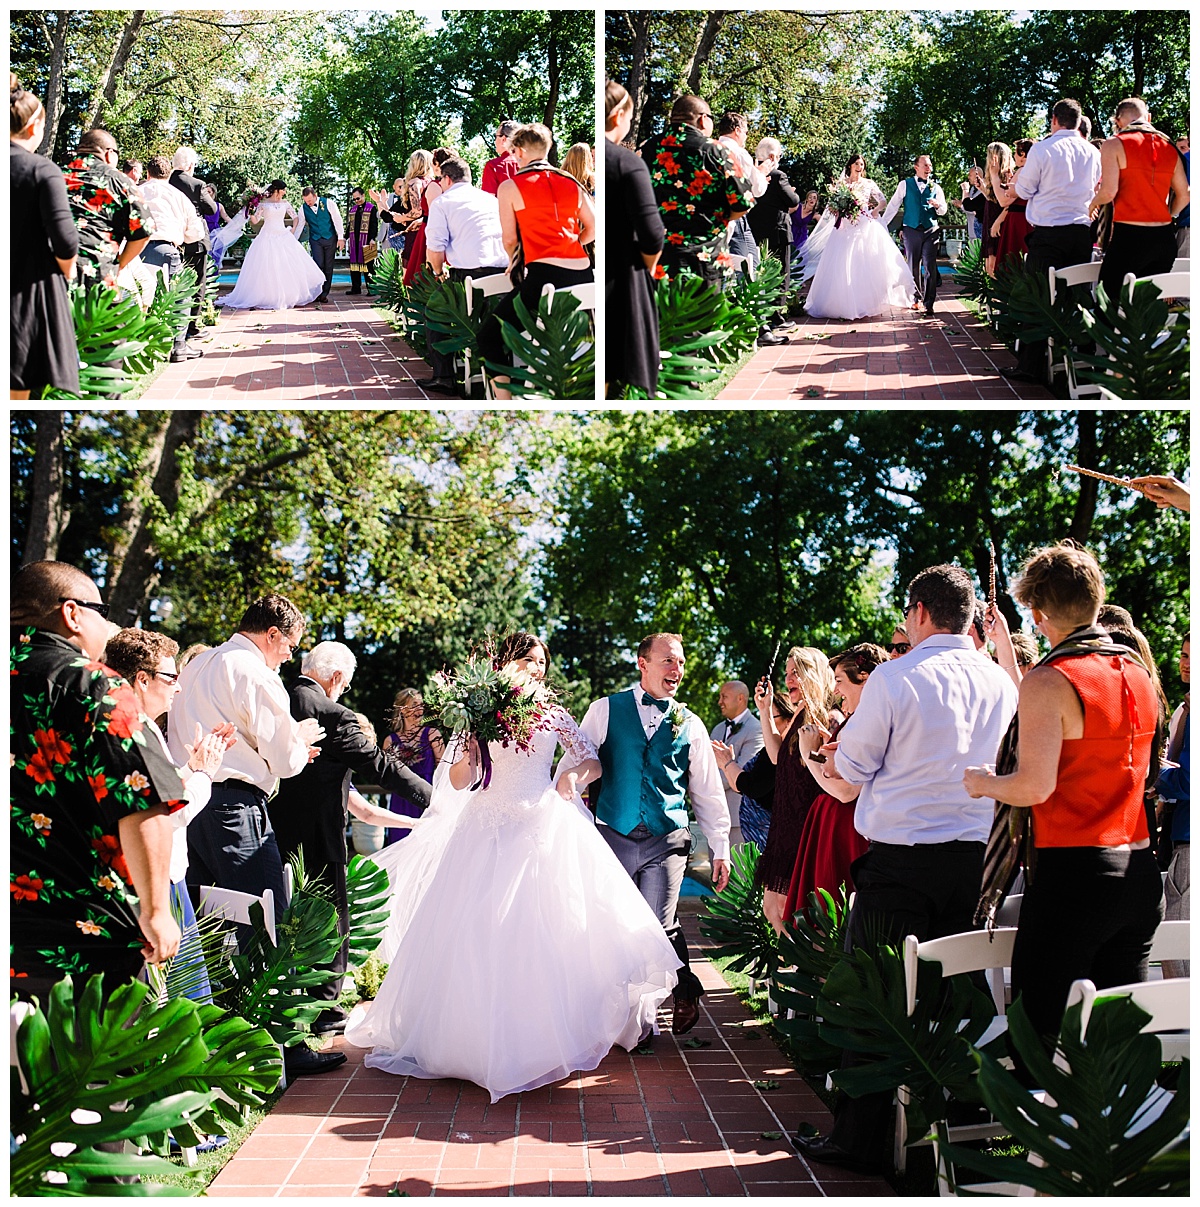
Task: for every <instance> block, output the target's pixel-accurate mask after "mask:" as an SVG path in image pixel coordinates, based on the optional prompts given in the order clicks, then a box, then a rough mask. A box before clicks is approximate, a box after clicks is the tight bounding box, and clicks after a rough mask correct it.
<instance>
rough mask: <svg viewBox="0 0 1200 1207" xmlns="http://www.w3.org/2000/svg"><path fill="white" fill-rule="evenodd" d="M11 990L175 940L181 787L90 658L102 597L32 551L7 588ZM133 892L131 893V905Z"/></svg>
mask: <svg viewBox="0 0 1200 1207" xmlns="http://www.w3.org/2000/svg"><path fill="white" fill-rule="evenodd" d="M11 600H12V602H11V609H10V622H11V625H12V641H11V650H12V654H11V667H10V669H11V675H10V690H11V693H12V694H11V704H10V708H11V725H12V729H11V733H12V738H11V742H12V745H11V750H10V759H11V764H10V772H9V790H10V794H11V812H10V822H9V837H10V843H11V846H10V855H9V862H10V885H9V887H10V890H11V909H12V914H11V921H12V928H11V943H12V951H11V968H12V982H11V986H10V988H11V992H12V993H13V994H15V995H17V996H19V997H22V998H30V997H34V996H36V997H37V998H38V999H39V1000H40V1001H41V1002H42V1003H43V1005H44V1004H45V1003H46V1002H47V1001H48V1000H49V997H48V995H49V991H50V987H51V986H52V985H53V984H54V983H55V982H57V981H59V980H61V979H62V978H63V977H64V976H65V975H67V974H68V973H69V974H71V976H72V977H73V978H74V985H75V989H76V991H77V992H78V991H79V990H81V989H82V988H83V986H84V984H85V982H86V981H87V979H88V977H90V976H91V975H92V974H93V973H104V974H106V975H105V980H104V991H105V992H106V993H111V992H112V991H113V989H114V988H116V987H117V986H118V985H121V984H123V983H124V982H126V981H128V980H129V979H130V978H132V977H135V976H137V974H138V973H139V972H140V971H141V968H142V964H143V962H149V963H151V964H160V963H162V962H163V961H164V960H167V959H170V958H171V957H172V956H173V955H174V954H175V952H176V951H177V950H178V947H179V927H178V925H177V924H176V922H175V920H174V918H173V917H172V915H171V907H170V887H171V878H170V859H171V835H172V831H173V828H174V827H173V826H172V824H171V820H170V818H169V816H168V815H169V814H170V813H172V812H174V811H175V810H177V809H179V808H182V806H183V804H184V789H183V784H182V783H180V780H179V776H178V775H177V774H176V772H175V768H174V767H173V766H171V764H170V762H169V761H168V760H167V757H166V755H165V754H164V753H163V751H162V749H161V747H160V746H159V745H158V743H157V742H153V741H150V742H144V741H142V740H141V732H142V729H143V722H142V720H141V715H140V711H139V709H138V704H137V700H136V699H135V698H134V695H133V692H132V690H131V689H130V687H129V685H128V684H127V683H125V682H124V680H122V679H120V678H119V677H118V676H117V675H116V674H115V673H113V672H112V671H110V670H109V669H108V668H107V667H106V666H104V665H103V663H102V662H101V657H102V655H103V653H104V646H105V642H106V641H107V639H108V628H109V626H108V623H107V621H106V617H107V616H108V608H107V607H106V606H105V605H104V604H103V603H101V601H100V592H99V590H98V589H97V588H96V584H95V583H93V582H92V580H91V579H90V578H88V576H87V575H86V574H84V573H83V572H82V571H81V570H77V569H76V568H75V567H74V566H69V565H67V564H66V563H65V562H51V561H43V562H32V563H30V564H29V565H27V566H23V567H22V568H21V569H20V570H19V571H18V572H17V573H16V574H15V575H14V576H13V580H12V588H11ZM135 898H136V903H135Z"/></svg>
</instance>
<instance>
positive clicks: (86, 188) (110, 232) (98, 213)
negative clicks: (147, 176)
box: [63, 130, 154, 286]
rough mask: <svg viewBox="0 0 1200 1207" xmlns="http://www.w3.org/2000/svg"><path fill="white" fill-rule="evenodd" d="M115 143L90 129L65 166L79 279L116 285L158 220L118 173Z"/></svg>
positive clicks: (64, 175) (109, 137)
mask: <svg viewBox="0 0 1200 1207" xmlns="http://www.w3.org/2000/svg"><path fill="white" fill-rule="evenodd" d="M119 158H120V157H119V156H118V154H117V142H116V139H114V138H113V136H112V135H111V134H109V132H108V131H107V130H88V131H87V133H85V134H84V136H83V137H82V138H81V139H80V140H79V147H78V149H77V151H76V153H75V158H74V159H73V160H71V162H70V163H69V164H67V166H66V168H65V169H64V170H63V179H64V180H65V181H66V183H67V200H68V201H69V202H70V204H71V217H72V218H74V219H75V225H76V226H77V227H78V228H79V261H78V272H79V283H80V284H81V285H84V286H87V285H108V286H115V285H116V283H117V274H118V273H119V272H120V271H121V269H122V268H124V267H125V265H126V264H128V263H129V262H130V261H131V260H135V259H136V258H137V257H138V256H140V255H141V254H142V251H143V249H144V248H145V247H146V245H147V243H148V241H149V239H150V236H151V235H152V234H154V219H153V218H152V217H151V216H150V211H149V210H148V209H147V208H146V205H145V203H144V202H143V201H142V200H141V198H140V197H139V196H138V191H137V188H136V186H135V185H134V184H133V182H132V181H131V180H130V179H129V177H128V176H126V175H124V174H123V173H122V172H119V171H117V163H118V161H119Z"/></svg>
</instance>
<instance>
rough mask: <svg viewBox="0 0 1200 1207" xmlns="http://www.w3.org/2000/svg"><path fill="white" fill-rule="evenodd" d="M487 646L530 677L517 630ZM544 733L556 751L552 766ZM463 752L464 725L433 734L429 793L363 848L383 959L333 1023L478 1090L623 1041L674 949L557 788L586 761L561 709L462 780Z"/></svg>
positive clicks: (630, 1038)
mask: <svg viewBox="0 0 1200 1207" xmlns="http://www.w3.org/2000/svg"><path fill="white" fill-rule="evenodd" d="M497 662H498V663H499V664H501V665H513V664H515V665H516V667H517V668H518V669H521V670H525V671H526V672H527V673H528V674H529V675H530V676H531V678H533V679H537V680H540V679H541V678H542V677H543V676H544V675H545V669H546V650H545V647H544V646H543V645H542V644H541V642H539V641H538V640H537V638H534V637H532V636H530V635H529V634H525V633H517V634H514V636H513V637H510V638H509V639H508V640H507V641H506V642H505V643H504V644H503V645H502V646H501V649H500V653H499V656H498V658H497ZM560 743H561V744H562V745H563V747H564V748H565V749H566V750H567V751H568V753H569V754H570V755H571V761H572V764H573V766H572V768H571V770H570V771H568V772H566V773H565V774H563V775H561V776H560V777H559V778H558V780H557V783H555V782H554V781H553V780H552V779H551V774H550V768H551V763H552V761H553V757H554V752H555V749H556V748H557V746H558V745H559V744H560ZM452 745H453V744H452ZM458 746H459V749H460V750H461V743H459V744H458ZM477 753H478V752H477V748H475V747H474V739H472V742H471V749H470V750H469V751H468V752H467V753H463V754H462V755H461V757H459V758H457V761H456V760H455V753H454V752H453V751H452V750H448V751H447V754H446V756H445V757H444V758H443V760H442V764H441V766H440V767H439V768H438V771H437V774H436V775H435V777H434V791H433V798H432V802H431V804H430V807H429V809H428V810H426V812H425V814H424V815H423V816H422V817H421V818H420V819H419V820H418V821H417V822H416V823H415V825H414V827H413V832H412V833H411V834H410V835H409V836H408V837H407V838H406V839H405V840H404V841H403V842H398V843H395V844H393V845H392V846H390V847H387V848H385V849H384V850H383V851H381V852H380V853H379V854H378V855H376V856H375V857H374V858H375V860H376V862H378V863H380V864H381V865H383V866H384V867H386V868H387V869H388V871H389V873H390V875H391V879H392V915H391V919H390V921H389V926H388V933H387V935H386V936H385V940H384V944H383V946H382V947H381V949H380V955H381V958H382V959H384V960H389V961H390V965H389V968H388V973H387V976H386V977H385V978H384V981H383V984H382V985H381V986H380V989H379V992H378V994H377V995H376V998H375V1001H374V1003H373V1004H371V1005H369V1006H367V1007H365V1008H364V1007H362V1006H359V1007H357V1008H356V1009H355V1011H354V1013H353V1014H352V1015H351V1018H350V1021H349V1024H348V1025H347V1028H346V1039H347V1040H348V1041H349V1042H350V1043H352V1044H356V1045H357V1046H358V1047H362V1048H367V1047H369V1048H371V1049H372V1051H371V1052H370V1053H369V1054H368V1055H367V1057H366V1063H367V1065H369V1066H370V1067H372V1068H377V1069H384V1070H386V1071H387V1072H389V1073H396V1074H398V1075H401V1076H412V1077H426V1078H440V1077H458V1078H463V1079H464V1080H467V1081H473V1082H474V1083H475V1084H476V1085H479V1086H482V1087H483V1088H484V1089H486V1090H487V1091H488V1093H489V1094H490V1095H491V1100H492V1101H493V1102H496V1101H498V1100H499V1099H501V1098H503V1097H504V1096H505V1095H507V1094H515V1093H519V1092H520V1091H522V1090H531V1089H534V1088H536V1087H537V1086H543V1085H547V1084H549V1083H551V1082H554V1081H559V1080H561V1079H562V1078H564V1077H567V1076H569V1075H570V1074H572V1073H574V1072H576V1071H581V1070H589V1069H594V1068H595V1067H596V1066H597V1065H598V1064H599V1063H600V1062H601V1061H602V1060H603V1059H604V1057H605V1056H606V1055H607V1053H608V1052H609V1050H610V1049H611V1048H612V1046H613V1045H614V1044H619V1045H620V1046H621V1047H623V1048H627V1049H632V1048H634V1047H636V1046H637V1045H638V1043H639V1041H640V1040H641V1039H642V1038H643V1037H644V1036H645V1035H646V1034H647V1033H649V1032H651V1031H653V1030H656V1029H657V1028H656V1024H655V1017H656V1014H657V1011H658V1007H659V1006H660V1005H661V1003H662V1002H663V1001H664V999H665V998H666V997H667V995H668V994H669V993H670V992H671V990H672V989H673V988H674V985H675V981H676V972H675V970H676V969H677V968H679V967H680V962H679V959H678V957H677V956H676V955H675V952H674V951H673V950H672V948H671V944H670V942H669V941H668V940H667V937H666V935H665V933H664V932H663V928H662V926H661V924H660V923H659V921H658V919H657V917H655V915H654V913H653V912H652V911H651V909H650V907H649V906H648V905H647V904H646V902H645V900H644V899H643V898H642V895H641V893H640V892H639V891H638V889H637V887H636V886H635V884H634V882H633V881H632V879H630V877H629V874H628V873H627V872H626V871H625V870H624V868H622V867H621V864H620V863H619V862H618V861H617V858H616V856H615V855H614V854H613V853H612V851H611V849H610V848H609V846H608V844H607V843H606V842H605V841H604V840H603V838H601V837H600V835H599V834H598V833H597V832H596V829H595V824H594V822H593V821H592V818H591V815H590V814H588V813H587V812H586V810H584V809H583V808H582V807H581V806H580V805H577V804H576V803H574V796H575V793H576V791H577V790H578V789H579V788H581V787H582V786H583V785H584V784H586V783H587V782H588V781H589V780H591V779H594V778H595V777H596V776H597V775H598V774H599V771H600V764H599V760H598V759H597V757H596V751H595V750H594V749H592V747H591V744H590V743H589V742H588V740H587V739H586V738H585V737H584V736H583V735H582V734H581V733H580V732H579V728H578V726H577V725H576V724H575V722H574V721H573V720H572V719H571V717H570V716H569V715H568V714H567V713H566V712H565V711H564V710H563V709H561V708H558V707H557V706H556V707H554V708H553V709H552V711H551V714H550V716H549V719H548V720H547V721H546V722H544V723H543V725H542V727H541V728H539V729H537V730H536V731H535V733H534V737H533V742H532V749H530V750H529V751H527V752H524V751H521V750H519V749H517V748H516V747H515V746H507V747H505V746H501V745H499V744H497V743H492V744H491V745H490V746H489V753H490V756H491V760H492V770H491V780H490V782H489V783H488V784H487V786H486V787H482V788H480V789H478V790H476V791H472V790H471V789H470V788H469V787H468V785H469V784H470V783H471V782H472V779H473V778H474V774H475V762H476V756H477Z"/></svg>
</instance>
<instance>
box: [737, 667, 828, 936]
mask: <svg viewBox="0 0 1200 1207" xmlns="http://www.w3.org/2000/svg"><path fill="white" fill-rule="evenodd" d="M784 682H785V684H786V685H787V691H788V696H789V698H790V699H791V702H792V707H793V708H794V709H795V710H796V713H795V716H793V717H792V721H791V724H790V726H789V727H788V729H787V731H786V732H785V733H781V732H780V731H779V729H778V727H777V725H776V722H775V718H774V713H773V712H770V711H768V710H767V702H768V700H769V699H770V693H771V685H770V684H769V683H768V682H767V681H766V679H762V680H760V681H759V684H758V687H757V688H756V689H755V692H754V702H755V704H756V705H757V706H758V715H759V716H760V717H763V718H764V721H763V745H764V748H765V749H766V751H767V756H768V757H769V758H770V759H771V760H772V761H773V762H774V763H775V800H774V804H773V805H772V808H771V829H770V831H769V832H768V834H767V845H766V848H765V849H764V851H763V854H762V859H761V860H760V861H759V865H758V866H759V869H760V872H761V875H762V883H763V913H764V915H765V916H766V919H767V921H768V922H770V924H771V925H772V926H773V927H774V928H775V930H776V932H779V931H781V930H782V929H783V924H784V921H785V919H784V913H783V907H784V903H785V901H786V900H787V892H788V889H789V888H790V887H791V883H792V871H793V869H794V868H795V866H796V852H797V851H799V849H800V835H801V834H802V833H803V832H804V819H805V817H806V816H807V814H808V810H809V808H810V807H811V805H812V803H813V801H814V800H816V798H817V796H818V794H819V793H820V791H821V788H820V786H819V785H818V783H817V781H816V780H815V779H814V778H813V773H812V766H813V764H810V763H809V760H808V756H809V755H810V754H812V753H814V752H815V751H816V750H817V749H818V748H819V747H820V745H821V742H822V741H823V740H824V735H825V734H826V733H828V731H829V727H830V723H831V722H832V720H833V717H834V712H833V690H834V688H833V672H832V671H830V669H829V659H828V658H826V657H825V655H824V654H822V653H821V651H820V650H817V649H813V648H811V647H810V646H795V647H794V648H792V649H791V650H789V651H788V656H787V669H786V674H785V677H784ZM767 717H770V722H769V723H768V722H767V720H766V719H765V718H767Z"/></svg>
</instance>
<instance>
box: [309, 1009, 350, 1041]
mask: <svg viewBox="0 0 1200 1207" xmlns="http://www.w3.org/2000/svg"><path fill="white" fill-rule="evenodd" d="M347 1021H348V1020H347V1017H346V1012H345V1011H344V1010H341V1009H339V1008H337V1007H334V1008H333V1009H332V1010H322V1011H321V1013H320V1014H318V1015H317V1021H316V1022H314V1023H313V1025H312V1031H313V1034H314V1035H339V1034H341V1032H343V1031H345V1029H346V1023H347Z"/></svg>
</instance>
